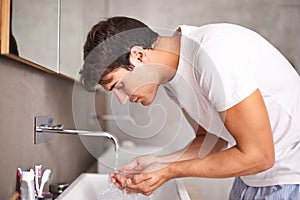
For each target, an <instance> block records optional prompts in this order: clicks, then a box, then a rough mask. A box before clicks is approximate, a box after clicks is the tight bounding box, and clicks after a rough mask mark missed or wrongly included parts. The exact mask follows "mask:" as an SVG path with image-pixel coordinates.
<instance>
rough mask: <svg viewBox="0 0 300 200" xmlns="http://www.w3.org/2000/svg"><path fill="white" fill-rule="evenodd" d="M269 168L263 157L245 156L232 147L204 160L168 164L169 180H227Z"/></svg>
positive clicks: (197, 159)
mask: <svg viewBox="0 0 300 200" xmlns="http://www.w3.org/2000/svg"><path fill="white" fill-rule="evenodd" d="M270 167H271V166H270V165H269V161H268V160H267V159H265V158H264V157H263V156H255V155H247V154H245V153H243V152H242V151H240V150H239V149H238V148H237V147H236V146H234V147H232V148H230V149H227V150H225V151H222V152H218V153H215V154H210V155H208V156H206V157H204V158H195V159H193V160H185V161H178V162H174V163H170V165H169V166H168V170H169V172H170V173H169V174H170V176H171V178H178V177H204V178H228V177H235V176H243V175H249V174H256V173H259V172H262V171H264V170H266V169H268V168H270Z"/></svg>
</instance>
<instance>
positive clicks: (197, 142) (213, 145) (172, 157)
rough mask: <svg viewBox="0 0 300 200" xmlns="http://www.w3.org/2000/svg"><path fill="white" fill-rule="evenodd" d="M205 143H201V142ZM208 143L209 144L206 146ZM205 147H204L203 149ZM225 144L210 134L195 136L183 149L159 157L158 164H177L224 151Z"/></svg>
mask: <svg viewBox="0 0 300 200" xmlns="http://www.w3.org/2000/svg"><path fill="white" fill-rule="evenodd" d="M204 140H205V142H204V143H203V141H204ZM207 143H209V144H207ZM204 145H205V147H203V146H204ZM226 147H227V142H226V141H224V140H222V139H221V138H218V137H217V136H215V135H212V134H209V133H208V134H201V135H197V136H196V138H195V139H194V140H193V141H192V143H190V144H189V145H187V146H186V147H185V148H183V149H181V150H179V151H177V152H175V153H172V154H169V155H165V156H161V157H159V162H177V161H184V160H191V159H196V158H199V156H201V157H202V156H206V155H209V154H213V153H216V152H219V151H221V150H224V149H225V148H226Z"/></svg>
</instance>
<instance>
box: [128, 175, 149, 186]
mask: <svg viewBox="0 0 300 200" xmlns="http://www.w3.org/2000/svg"><path fill="white" fill-rule="evenodd" d="M151 178H152V176H151V175H150V174H147V173H141V174H135V175H134V176H133V177H132V178H131V181H132V183H133V184H140V183H142V182H144V181H146V180H148V179H151Z"/></svg>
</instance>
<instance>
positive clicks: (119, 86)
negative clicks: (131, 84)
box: [115, 82, 125, 89]
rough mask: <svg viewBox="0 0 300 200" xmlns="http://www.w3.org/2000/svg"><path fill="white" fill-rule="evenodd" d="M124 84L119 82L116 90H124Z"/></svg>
mask: <svg viewBox="0 0 300 200" xmlns="http://www.w3.org/2000/svg"><path fill="white" fill-rule="evenodd" d="M124 86H125V85H124V83H123V82H119V83H118V84H117V85H116V86H115V88H116V89H122V88H124Z"/></svg>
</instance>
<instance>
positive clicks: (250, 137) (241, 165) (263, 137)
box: [167, 90, 274, 178]
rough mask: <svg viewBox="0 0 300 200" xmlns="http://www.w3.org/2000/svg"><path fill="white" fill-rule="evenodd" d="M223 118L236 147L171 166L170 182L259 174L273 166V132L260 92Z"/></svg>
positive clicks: (256, 92) (233, 108)
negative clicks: (189, 178) (174, 179)
mask: <svg viewBox="0 0 300 200" xmlns="http://www.w3.org/2000/svg"><path fill="white" fill-rule="evenodd" d="M221 115H222V116H223V117H224V123H225V126H226V128H227V130H228V131H229V132H230V133H231V134H232V136H233V137H234V138H235V140H236V143H237V144H236V146H233V147H232V148H230V149H227V150H225V151H221V152H218V153H215V154H210V155H208V156H206V157H204V158H195V159H193V160H185V161H179V162H175V163H172V164H170V166H169V167H168V169H167V170H168V171H169V173H168V174H169V175H170V176H171V178H174V177H186V176H197V177H210V178H223V177H233V176H241V175H249V174H255V173H259V172H261V171H264V170H266V169H268V168H270V167H272V166H273V164H274V143H273V138H272V131H271V127H270V123H269V118H268V113H267V110H266V108H265V105H264V102H263V99H262V97H261V94H260V92H259V91H258V90H256V91H255V92H254V93H253V94H251V95H250V96H249V97H247V98H246V99H245V100H243V101H242V102H240V103H239V104H237V105H235V106H234V107H232V108H230V109H228V110H227V111H226V112H224V113H221Z"/></svg>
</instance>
